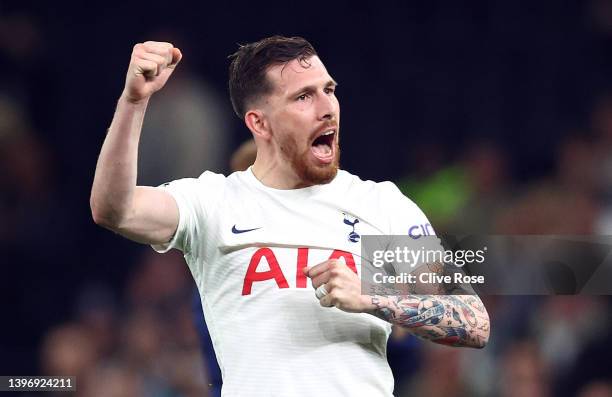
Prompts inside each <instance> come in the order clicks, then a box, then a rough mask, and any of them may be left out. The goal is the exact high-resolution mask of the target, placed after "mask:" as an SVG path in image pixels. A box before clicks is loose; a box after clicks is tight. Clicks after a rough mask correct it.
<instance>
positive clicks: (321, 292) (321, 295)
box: [315, 284, 329, 300]
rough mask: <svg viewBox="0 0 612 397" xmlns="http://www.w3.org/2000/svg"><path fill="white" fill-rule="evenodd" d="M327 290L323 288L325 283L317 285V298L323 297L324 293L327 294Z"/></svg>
mask: <svg viewBox="0 0 612 397" xmlns="http://www.w3.org/2000/svg"><path fill="white" fill-rule="evenodd" d="M328 293H329V292H328V291H327V289H326V288H325V284H323V285H321V286H319V287H318V288H317V289H316V290H315V296H316V297H317V299H319V300H321V298H323V297H324V296H325V295H327V294H328Z"/></svg>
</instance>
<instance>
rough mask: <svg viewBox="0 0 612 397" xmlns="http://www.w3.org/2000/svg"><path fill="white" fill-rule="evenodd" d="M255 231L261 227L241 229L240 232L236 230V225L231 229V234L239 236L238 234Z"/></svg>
mask: <svg viewBox="0 0 612 397" xmlns="http://www.w3.org/2000/svg"><path fill="white" fill-rule="evenodd" d="M257 229H261V227H255V228H253V229H242V230H240V229H236V225H234V226H233V227H232V233H234V234H240V233H246V232H252V231H253V230H257Z"/></svg>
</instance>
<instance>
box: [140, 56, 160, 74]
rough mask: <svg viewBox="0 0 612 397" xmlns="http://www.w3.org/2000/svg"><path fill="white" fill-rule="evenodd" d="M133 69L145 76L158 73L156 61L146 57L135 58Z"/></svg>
mask: <svg viewBox="0 0 612 397" xmlns="http://www.w3.org/2000/svg"><path fill="white" fill-rule="evenodd" d="M134 71H135V73H136V74H141V75H143V76H144V77H145V78H149V77H153V76H157V75H158V74H159V70H158V65H157V63H156V62H153V61H149V60H147V59H139V60H137V61H136V62H135V63H134Z"/></svg>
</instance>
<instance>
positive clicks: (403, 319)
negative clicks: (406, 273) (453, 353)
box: [372, 295, 489, 347]
mask: <svg viewBox="0 0 612 397" xmlns="http://www.w3.org/2000/svg"><path fill="white" fill-rule="evenodd" d="M372 304H373V305H374V306H375V307H376V309H375V310H374V311H373V313H372V314H374V315H375V316H377V317H379V318H382V319H383V320H386V321H388V322H390V323H392V324H396V325H399V326H402V327H405V328H408V329H410V331H411V332H412V333H413V334H414V335H416V336H418V337H420V338H422V339H428V340H431V341H433V342H435V343H440V344H443V345H450V346H469V347H484V345H485V344H486V342H487V340H488V337H489V316H488V314H487V312H486V310H485V308H484V305H482V302H481V301H480V299H479V298H478V297H477V296H473V295H454V296H453V295H399V296H373V297H372Z"/></svg>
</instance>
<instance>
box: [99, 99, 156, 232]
mask: <svg viewBox="0 0 612 397" xmlns="http://www.w3.org/2000/svg"><path fill="white" fill-rule="evenodd" d="M147 102H148V101H146V100H145V101H141V102H137V103H134V102H130V101H128V100H126V99H125V97H124V96H123V95H122V96H121V98H119V101H118V104H117V109H116V111H115V115H114V117H113V121H112V123H111V126H110V128H109V130H108V133H107V135H106V138H105V140H104V143H103V145H102V149H101V151H100V157H99V158H98V163H97V165H96V173H95V176H94V182H93V187H92V190H91V198H90V205H91V211H92V215H93V217H94V219H95V220H96V223H99V224H103V225H106V226H112V225H114V224H117V223H119V222H120V221H121V219H123V218H124V217H126V216H128V214H129V211H130V209H131V205H132V201H133V198H134V191H135V188H136V176H137V163H138V142H139V140H140V132H141V130H142V123H143V120H144V115H145V110H146V107H147Z"/></svg>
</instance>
